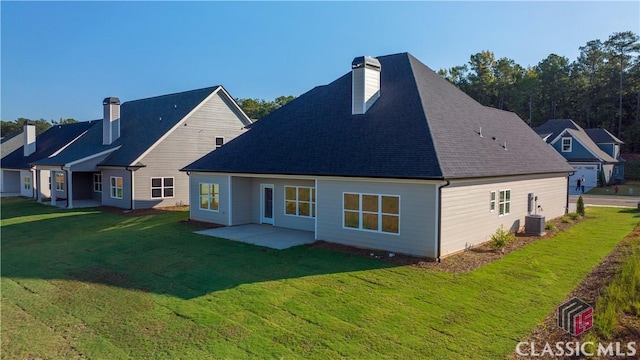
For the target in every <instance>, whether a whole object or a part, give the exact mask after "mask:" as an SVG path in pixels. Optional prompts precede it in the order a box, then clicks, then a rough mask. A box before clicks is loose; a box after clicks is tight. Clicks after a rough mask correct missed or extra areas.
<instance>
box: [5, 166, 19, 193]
mask: <svg viewBox="0 0 640 360" xmlns="http://www.w3.org/2000/svg"><path fill="white" fill-rule="evenodd" d="M20 182H21V180H20V171H13V170H2V192H8V193H19V192H20Z"/></svg>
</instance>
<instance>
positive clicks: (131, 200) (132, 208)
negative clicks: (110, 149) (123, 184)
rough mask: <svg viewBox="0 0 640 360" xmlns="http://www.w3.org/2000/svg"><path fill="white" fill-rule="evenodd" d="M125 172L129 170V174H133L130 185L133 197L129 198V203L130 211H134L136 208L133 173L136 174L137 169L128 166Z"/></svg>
mask: <svg viewBox="0 0 640 360" xmlns="http://www.w3.org/2000/svg"><path fill="white" fill-rule="evenodd" d="M125 170H127V171H129V172H130V173H131V181H130V183H131V191H130V192H129V193H130V194H131V196H129V201H130V205H129V209H130V210H134V206H133V189H134V184H133V172H134V171H135V170H136V169H133V168H131V167H129V166H127V167H125Z"/></svg>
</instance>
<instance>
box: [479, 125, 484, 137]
mask: <svg viewBox="0 0 640 360" xmlns="http://www.w3.org/2000/svg"><path fill="white" fill-rule="evenodd" d="M478 135H480V137H483V136H482V126H480V130H479V131H478Z"/></svg>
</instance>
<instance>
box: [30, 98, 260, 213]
mask: <svg viewBox="0 0 640 360" xmlns="http://www.w3.org/2000/svg"><path fill="white" fill-rule="evenodd" d="M102 110H103V118H102V119H100V120H97V121H96V125H95V126H93V127H91V128H90V129H88V131H87V133H86V134H84V135H83V136H82V137H81V138H79V139H78V140H77V141H75V142H73V143H72V144H70V145H69V146H68V147H66V148H64V149H63V150H61V151H59V152H57V153H56V154H53V155H52V156H50V157H47V158H43V159H38V160H37V161H34V162H33V164H32V165H33V166H34V168H35V174H36V179H37V180H36V181H40V180H38V179H40V178H42V177H44V174H45V173H46V172H50V173H51V178H52V182H53V184H55V187H53V185H52V192H51V195H50V198H51V203H52V204H57V205H59V204H60V203H61V201H62V204H63V205H64V206H66V207H69V208H71V207H74V202H78V201H79V200H84V201H85V202H92V203H96V204H102V205H108V206H114V207H119V208H124V209H139V208H150V207H161V206H174V205H188V204H189V192H188V176H187V175H186V174H185V173H182V172H180V171H179V169H180V168H182V167H184V166H185V165H187V164H189V163H190V162H192V161H194V160H196V159H198V158H199V157H201V156H203V155H204V154H206V153H208V152H210V151H212V150H216V149H218V148H221V147H223V146H224V145H225V144H226V143H227V142H228V141H230V140H232V139H233V138H235V137H236V136H238V135H240V134H242V133H243V132H245V131H246V127H247V126H248V125H250V124H251V120H250V119H249V118H248V117H247V116H246V115H245V114H244V112H243V111H242V110H241V109H240V108H239V107H238V105H237V104H236V103H235V101H234V100H233V98H232V97H231V96H230V95H229V94H228V93H227V91H226V90H225V89H224V88H223V87H222V86H214V87H210V88H204V89H198V90H191V91H186V92H181V93H175V94H168V95H162V96H157V97H152V98H147V99H141V100H134V101H128V102H124V103H122V104H121V103H120V99H118V98H116V97H109V98H105V99H104V101H103V104H102ZM36 197H37V198H38V200H42V199H43V198H44V197H46V194H44V193H43V192H37V193H36Z"/></svg>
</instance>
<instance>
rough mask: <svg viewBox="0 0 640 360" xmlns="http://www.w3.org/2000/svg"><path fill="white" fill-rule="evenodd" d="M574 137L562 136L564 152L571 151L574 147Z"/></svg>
mask: <svg viewBox="0 0 640 360" xmlns="http://www.w3.org/2000/svg"><path fill="white" fill-rule="evenodd" d="M572 140H573V139H572V138H570V137H563V138H562V152H570V151H571V147H572Z"/></svg>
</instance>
